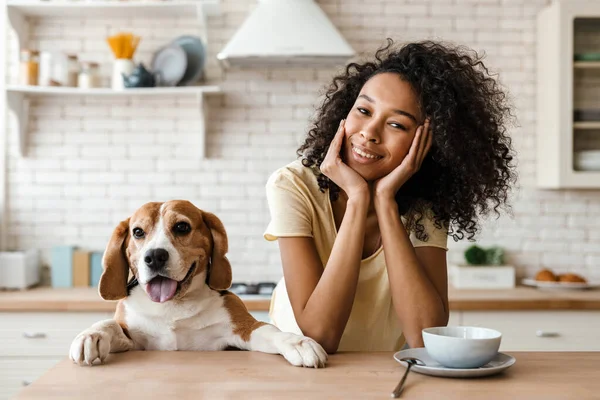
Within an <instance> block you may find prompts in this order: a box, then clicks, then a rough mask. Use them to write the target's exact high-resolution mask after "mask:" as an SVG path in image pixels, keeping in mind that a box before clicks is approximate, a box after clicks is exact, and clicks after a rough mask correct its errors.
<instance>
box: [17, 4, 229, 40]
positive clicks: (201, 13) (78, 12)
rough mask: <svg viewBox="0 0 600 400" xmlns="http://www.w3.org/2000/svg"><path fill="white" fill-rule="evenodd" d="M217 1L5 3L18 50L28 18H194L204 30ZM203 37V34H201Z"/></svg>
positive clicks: (216, 12)
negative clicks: (17, 43) (17, 42)
mask: <svg viewBox="0 0 600 400" xmlns="http://www.w3.org/2000/svg"><path fill="white" fill-rule="evenodd" d="M220 4H221V3H220V0H199V1H178V0H171V1H162V2H157V1H152V2H150V1H133V0H130V1H115V0H111V1H94V2H84V1H57V0H52V1H28V0H25V1H18V0H8V1H7V2H6V9H7V14H8V20H9V22H10V25H11V26H12V28H13V29H14V30H15V32H16V33H17V38H18V40H19V49H21V48H23V47H24V46H25V43H27V40H28V39H29V22H28V18H29V17H36V18H38V17H39V18H83V17H86V18H100V19H101V18H105V19H106V18H144V17H145V18H175V17H186V18H189V17H195V18H196V19H197V20H198V23H199V24H200V26H202V27H206V17H207V16H211V15H220V13H221V7H220ZM204 36H206V35H204Z"/></svg>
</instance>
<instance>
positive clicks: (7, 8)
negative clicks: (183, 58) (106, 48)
mask: <svg viewBox="0 0 600 400" xmlns="http://www.w3.org/2000/svg"><path fill="white" fill-rule="evenodd" d="M2 7H4V10H2V11H4V12H3V13H0V17H2V16H3V15H2V14H6V18H7V20H8V22H9V24H10V27H11V28H12V29H13V30H14V31H15V33H16V37H17V41H18V46H17V51H16V54H17V55H18V54H19V50H20V49H21V48H24V47H26V45H27V43H28V41H29V32H30V24H29V18H63V19H64V18H80V19H81V18H95V19H123V18H144V17H150V18H185V17H187V18H190V17H195V18H196V19H197V21H198V24H199V28H200V30H201V35H200V36H201V37H202V39H203V41H204V42H205V45H206V47H208V46H207V44H208V39H207V38H208V35H207V29H206V17H207V16H209V15H219V14H220V1H219V0H197V1H179V0H172V1H169V2H145V1H144V2H133V1H132V2H115V1H110V0H104V1H94V2H76V1H71V2H63V1H56V0H52V1H46V2H43V1H39V0H33V1H32V0H25V1H22V0H8V1H7V2H5V5H3V6H2ZM2 19H3V18H2ZM3 29H4V28H3ZM3 36H4V35H0V39H2V38H3ZM99 40H104V38H99ZM0 50H4V49H3V48H0ZM41 50H43V49H41ZM1 52H2V53H5V51H1ZM0 62H5V61H4V60H2V59H0ZM5 63H6V62H5ZM0 72H1V71H0ZM220 92H221V90H220V88H219V87H218V86H214V85H213V86H210V85H206V86H188V87H164V88H163V87H160V88H137V89H125V90H112V89H109V88H93V89H81V88H68V87H53V86H51V87H40V86H21V85H12V84H8V85H5V84H4V79H2V83H0V96H2V101H0V106H3V104H2V103H4V102H6V107H7V108H8V109H9V110H10V111H11V112H12V113H13V114H14V115H15V120H16V123H17V128H16V129H17V133H18V135H19V152H20V155H21V156H26V152H27V135H28V122H29V106H30V101H31V98H32V97H35V96H71V97H73V96H88V97H89V96H188V97H189V96H192V98H195V99H196V104H197V107H196V109H197V110H198V124H197V126H196V129H197V132H198V135H199V136H200V140H199V148H198V150H197V151H198V157H199V158H204V156H205V147H206V146H205V132H206V120H207V112H208V109H207V106H206V100H205V96H207V95H211V94H216V93H220ZM0 108H2V109H3V107H0ZM0 126H3V127H4V126H6V121H5V120H4V113H0Z"/></svg>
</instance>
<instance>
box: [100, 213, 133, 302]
mask: <svg viewBox="0 0 600 400" xmlns="http://www.w3.org/2000/svg"><path fill="white" fill-rule="evenodd" d="M128 237H129V218H127V219H126V220H125V221H121V223H119V225H118V226H117V227H116V228H115V230H114V232H113V234H112V236H111V238H110V241H109V242H108V245H107V246H106V250H105V251H104V256H103V257H102V267H103V271H102V276H101V277H100V286H99V288H98V291H99V292H100V297H102V298H103V299H104V300H119V299H122V298H124V297H127V278H128V277H129V260H128V258H127V254H126V252H125V250H126V248H127V241H128V240H127V239H128Z"/></svg>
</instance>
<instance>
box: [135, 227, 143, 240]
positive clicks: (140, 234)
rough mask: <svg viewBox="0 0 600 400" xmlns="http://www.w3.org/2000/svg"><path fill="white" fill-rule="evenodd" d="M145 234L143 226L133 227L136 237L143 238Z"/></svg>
mask: <svg viewBox="0 0 600 400" xmlns="http://www.w3.org/2000/svg"><path fill="white" fill-rule="evenodd" d="M144 235H145V233H144V231H143V230H142V228H133V237H134V238H136V239H141V238H143V237H144Z"/></svg>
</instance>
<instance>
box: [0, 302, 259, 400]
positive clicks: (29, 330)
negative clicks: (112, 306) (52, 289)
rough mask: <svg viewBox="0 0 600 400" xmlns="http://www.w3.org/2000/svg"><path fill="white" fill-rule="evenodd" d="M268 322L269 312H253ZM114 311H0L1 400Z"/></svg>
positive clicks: (32, 379) (48, 365)
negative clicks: (78, 336) (76, 338)
mask: <svg viewBox="0 0 600 400" xmlns="http://www.w3.org/2000/svg"><path fill="white" fill-rule="evenodd" d="M251 314H252V315H254V317H255V318H256V319H258V320H260V321H265V322H269V313H268V312H267V311H252V312H251ZM113 315H114V313H112V312H28V313H12V312H4V313H2V312H0V400H4V399H9V398H11V397H12V396H14V395H15V394H16V393H17V392H18V391H19V390H20V388H22V387H23V386H25V385H28V384H29V383H30V382H33V381H34V380H35V379H37V378H39V377H40V376H41V375H42V374H43V373H44V372H45V371H47V370H48V369H49V368H51V367H52V366H54V365H56V364H57V363H58V362H59V361H60V360H62V359H64V358H65V357H68V355H69V347H70V346H71V342H72V341H73V339H74V338H75V336H77V334H79V333H80V332H81V331H83V330H84V329H87V328H89V327H90V326H91V325H92V324H93V323H95V322H98V321H101V320H103V319H108V318H112V317H113Z"/></svg>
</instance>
